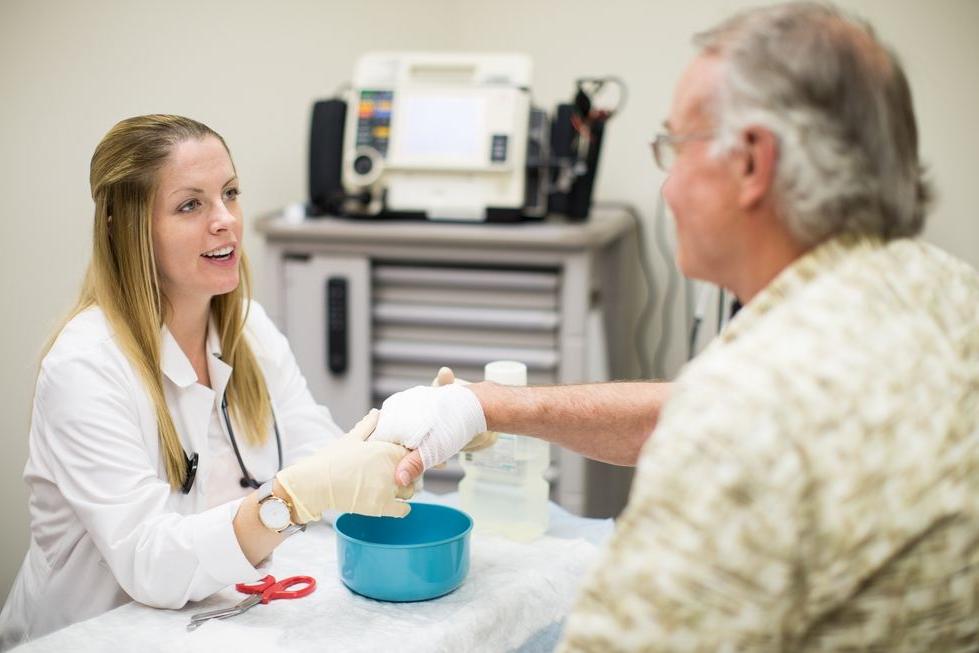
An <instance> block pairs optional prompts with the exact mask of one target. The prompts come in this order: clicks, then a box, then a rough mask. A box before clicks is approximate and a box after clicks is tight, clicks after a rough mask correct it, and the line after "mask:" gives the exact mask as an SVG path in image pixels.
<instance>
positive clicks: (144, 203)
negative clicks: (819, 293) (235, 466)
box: [45, 115, 272, 490]
mask: <svg viewBox="0 0 979 653" xmlns="http://www.w3.org/2000/svg"><path fill="white" fill-rule="evenodd" d="M208 137H214V138H217V139H218V140H219V141H220V142H221V144H222V145H224V149H225V151H228V146H227V144H226V143H225V142H224V139H223V138H221V136H220V135H219V134H218V133H217V132H215V131H214V130H212V129H211V128H210V127H207V126H206V125H204V124H201V123H199V122H197V121H195V120H191V119H189V118H184V117H181V116H171V115H148V116H137V117H135V118H128V119H126V120H122V121H120V122H119V123H118V124H116V125H115V126H114V127H113V128H112V129H110V130H109V132H108V133H107V134H106V135H105V137H103V138H102V141H101V142H100V143H99V145H98V147H96V148H95V153H94V154H93V155H92V164H91V172H90V178H89V181H90V184H91V188H92V199H93V200H94V201H95V222H94V234H93V240H92V260H91V262H90V263H89V266H88V271H87V272H86V274H85V280H84V282H83V284H82V288H81V292H80V293H79V297H78V301H77V303H76V305H75V307H74V308H73V309H72V310H71V312H70V313H69V314H68V316H67V317H66V318H65V322H64V323H67V322H68V321H70V320H71V319H72V318H73V317H75V316H76V315H78V314H79V313H80V312H82V311H84V310H85V309H87V308H89V307H91V306H98V307H99V308H100V309H101V310H102V312H103V313H104V314H105V316H106V319H107V320H108V322H109V325H110V326H111V328H112V329H113V331H114V333H115V336H116V338H117V340H118V343H119V346H120V347H121V348H122V351H123V353H124V354H125V355H126V357H127V358H128V359H129V361H130V362H131V363H132V365H133V366H134V367H135V368H136V370H137V372H138V374H139V376H140V378H141V379H142V381H143V384H144V385H145V386H146V390H147V392H148V393H149V395H150V398H151V399H152V401H153V404H154V406H155V408H156V417H157V425H158V431H159V438H160V449H161V450H162V456H163V459H164V461H165V468H166V472H167V479H168V480H169V482H170V486H171V487H172V488H173V489H174V490H178V489H180V488H181V486H182V485H183V483H184V480H185V479H186V475H187V461H186V457H185V454H184V450H183V447H182V446H181V444H180V438H179V436H178V435H177V430H176V427H175V426H174V423H173V419H172V417H171V416H170V411H169V409H168V408H167V404H166V400H165V398H164V393H163V376H162V372H161V369H160V351H161V347H162V341H161V337H160V335H161V329H162V327H163V323H164V319H165V317H166V311H167V310H168V308H167V303H166V298H165V297H164V296H163V295H162V293H161V291H160V280H159V276H158V274H157V269H156V263H155V259H154V256H153V240H152V235H151V234H152V220H153V197H154V194H155V192H156V188H157V173H158V172H159V170H160V168H161V167H162V166H163V165H164V163H165V162H166V161H167V159H168V157H169V156H170V154H171V152H172V151H173V148H174V147H175V146H176V145H178V144H179V143H181V142H184V141H186V140H189V139H198V140H202V139H205V138H208ZM228 156H229V158H230V156H231V152H230V151H228ZM232 165H233V164H232ZM239 265H240V275H241V283H239V285H238V287H237V288H235V290H233V291H231V292H229V293H227V294H224V295H218V296H215V297H214V298H212V300H211V316H212V317H213V319H214V323H215V326H216V328H217V331H218V334H219V337H220V342H221V351H222V360H224V361H225V362H226V363H228V364H229V365H230V366H231V367H232V368H233V369H234V373H233V374H232V375H231V378H230V379H229V381H228V387H227V397H228V408H229V410H230V412H231V416H232V418H233V419H234V420H235V421H236V422H237V423H238V424H240V425H241V426H242V427H243V429H242V430H243V431H244V433H245V438H246V440H247V441H248V442H249V443H251V444H263V443H264V442H265V441H266V440H267V439H268V426H269V422H270V421H271V417H272V408H271V405H270V400H269V396H268V391H267V389H266V386H265V380H264V378H263V376H262V372H261V369H260V368H259V365H258V361H257V360H256V359H255V356H254V354H253V353H252V350H251V348H250V347H249V346H248V342H247V340H246V339H245V338H244V337H243V335H244V328H245V320H246V319H247V317H248V306H249V300H250V299H251V276H250V273H249V270H248V262H247V259H246V257H245V255H244V252H242V256H241V260H240V264H239ZM58 332H60V329H59V330H58ZM58 332H56V333H55V336H53V337H52V338H51V340H50V341H49V343H48V345H47V347H46V348H45V350H47V349H50V347H51V346H52V345H53V344H54V340H55V339H56V338H57V333H58Z"/></svg>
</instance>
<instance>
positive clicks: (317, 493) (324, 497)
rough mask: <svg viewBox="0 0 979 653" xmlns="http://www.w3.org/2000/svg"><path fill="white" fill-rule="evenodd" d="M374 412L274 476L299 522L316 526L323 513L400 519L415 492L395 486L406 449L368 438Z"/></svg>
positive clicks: (372, 425)
mask: <svg viewBox="0 0 979 653" xmlns="http://www.w3.org/2000/svg"><path fill="white" fill-rule="evenodd" d="M377 421H378V412H377V411H376V410H372V411H371V412H369V413H367V415H366V416H365V417H364V418H363V419H362V420H360V421H359V422H357V425H356V426H354V427H353V428H352V429H351V430H350V432H349V433H347V434H346V435H344V436H343V437H341V438H338V439H336V440H334V441H333V442H331V443H330V444H328V445H326V446H325V447H323V448H322V449H320V450H319V451H317V452H316V453H314V454H312V455H310V456H307V457H306V458H303V459H302V460H300V461H299V462H297V463H295V464H293V465H289V466H288V467H286V468H285V469H283V470H282V471H280V472H279V473H278V474H277V475H276V479H277V480H278V481H279V485H280V486H282V489H283V490H285V491H286V493H287V494H288V495H289V498H290V499H291V503H292V505H293V508H294V509H295V513H296V518H297V519H298V520H299V522H300V523H306V522H310V521H316V520H318V519H320V517H322V515H323V512H324V511H325V510H339V511H342V512H356V513H360V514H362V515H373V516H386V517H404V516H405V515H407V514H408V512H409V511H410V510H411V506H410V505H409V504H408V503H406V502H404V501H399V500H398V499H409V498H411V495H412V492H413V489H412V488H411V487H410V486H409V487H406V488H402V487H398V485H397V484H396V483H395V481H394V470H395V468H396V467H397V465H398V461H400V460H401V459H402V458H403V457H404V456H405V455H406V454H407V453H408V452H407V451H406V450H405V448H404V447H401V446H398V445H397V444H392V443H391V442H385V441H382V440H370V441H367V438H368V437H369V436H370V434H371V432H372V431H374V427H375V426H376V425H377Z"/></svg>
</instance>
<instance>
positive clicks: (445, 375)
mask: <svg viewBox="0 0 979 653" xmlns="http://www.w3.org/2000/svg"><path fill="white" fill-rule="evenodd" d="M450 383H459V384H462V385H469V381H464V380H463V379H460V378H456V375H455V372H453V371H452V368H451V367H440V368H439V371H438V374H436V375H435V379H434V380H433V381H432V385H433V386H434V387H438V386H440V385H448V384H450ZM496 436H497V433H496V431H483V432H482V433H477V434H476V437H474V438H473V439H472V440H470V441H469V443H468V444H467V445H466V446H464V447H463V448H462V450H463V451H466V452H470V451H479V450H481V449H485V448H487V447H492V446H493V445H494V444H496Z"/></svg>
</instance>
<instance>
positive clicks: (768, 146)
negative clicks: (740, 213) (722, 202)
mask: <svg viewBox="0 0 979 653" xmlns="http://www.w3.org/2000/svg"><path fill="white" fill-rule="evenodd" d="M739 145H740V149H741V156H740V157H739V158H738V160H739V169H738V174H739V177H740V181H741V190H740V192H739V194H738V205H739V206H740V207H741V208H742V209H750V208H754V207H755V206H757V205H758V204H759V203H760V202H762V201H763V200H764V199H765V197H767V196H768V194H769V192H770V191H771V189H772V186H773V185H774V183H775V165H776V164H777V163H778V139H777V138H776V137H775V134H773V133H772V132H771V131H769V130H768V129H765V128H763V127H747V128H746V129H744V130H743V131H742V132H741V138H740V143H739Z"/></svg>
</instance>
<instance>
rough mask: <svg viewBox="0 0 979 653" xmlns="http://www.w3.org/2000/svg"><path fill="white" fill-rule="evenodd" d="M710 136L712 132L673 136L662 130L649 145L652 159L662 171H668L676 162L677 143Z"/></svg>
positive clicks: (712, 136) (704, 138)
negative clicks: (651, 149)
mask: <svg viewBox="0 0 979 653" xmlns="http://www.w3.org/2000/svg"><path fill="white" fill-rule="evenodd" d="M711 138H714V134H708V133H700V134H683V135H682V136H675V135H673V134H667V133H665V132H663V133H659V134H656V138H654V139H653V140H652V141H651V142H650V143H649V145H650V146H651V147H652V148H653V159H654V160H655V161H656V165H657V166H659V169H660V170H662V171H663V172H669V171H670V168H672V167H673V164H674V163H675V162H676V150H677V147H676V146H677V145H679V144H680V143H686V142H687V141H703V140H708V139H711Z"/></svg>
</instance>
